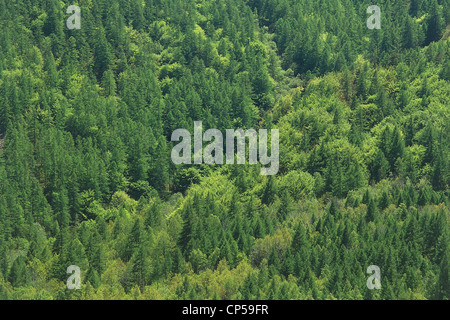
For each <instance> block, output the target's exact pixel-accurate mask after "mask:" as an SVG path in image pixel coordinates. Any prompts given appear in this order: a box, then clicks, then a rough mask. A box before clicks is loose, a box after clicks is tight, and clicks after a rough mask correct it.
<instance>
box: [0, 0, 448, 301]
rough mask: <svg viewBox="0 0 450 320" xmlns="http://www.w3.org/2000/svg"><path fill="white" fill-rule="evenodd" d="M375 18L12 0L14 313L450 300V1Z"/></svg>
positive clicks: (209, 6)
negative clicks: (244, 146) (205, 143)
mask: <svg viewBox="0 0 450 320" xmlns="http://www.w3.org/2000/svg"><path fill="white" fill-rule="evenodd" d="M374 2H376V3H372V1H361V0H322V1H317V0H248V1H247V0H192V1H185V0H78V1H77V2H71V1H67V0H63V1H62V0H0V30H1V32H0V299H449V297H450V285H449V253H450V247H449V246H450V234H449V184H450V173H449V169H450V163H449V159H450V156H449V148H450V141H449V134H450V120H449V115H450V112H449V110H450V104H449V99H450V85H449V81H450V59H449V55H450V53H449V47H450V42H449V40H448V36H449V35H450V27H448V26H449V22H450V1H449V0H399V1H393V0H386V1H374ZM372 4H376V5H378V6H379V7H380V8H381V29H379V30H378V29H369V28H368V27H367V25H366V21H367V19H368V17H369V16H370V15H369V14H367V12H366V10H367V7H368V6H370V5H372ZM70 5H78V6H79V7H80V8H81V29H79V30H78V29H73V30H70V29H69V28H67V26H66V20H67V19H68V17H69V16H70V15H68V14H67V13H66V10H67V8H68V7H69V6H70ZM197 120H199V121H202V122H203V128H204V129H209V128H217V129H219V130H221V131H225V130H226V129H232V128H234V129H237V128H242V129H249V128H254V129H259V128H263V129H275V128H276V129H279V132H280V169H279V172H278V174H277V175H274V176H263V175H260V167H259V165H249V164H246V165H174V164H173V162H172V161H171V150H172V148H173V142H171V134H172V132H173V131H174V130H175V129H178V128H187V129H190V130H192V127H193V122H194V121H197ZM70 265H76V266H79V267H80V270H81V289H80V290H69V289H68V288H67V286H66V280H67V279H68V277H69V276H70V274H68V273H67V267H68V266H70ZM370 265H376V266H379V267H380V270H381V290H369V289H368V288H367V286H366V281H367V279H368V277H369V276H370V274H367V272H366V270H367V268H368V267H369V266H370Z"/></svg>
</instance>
